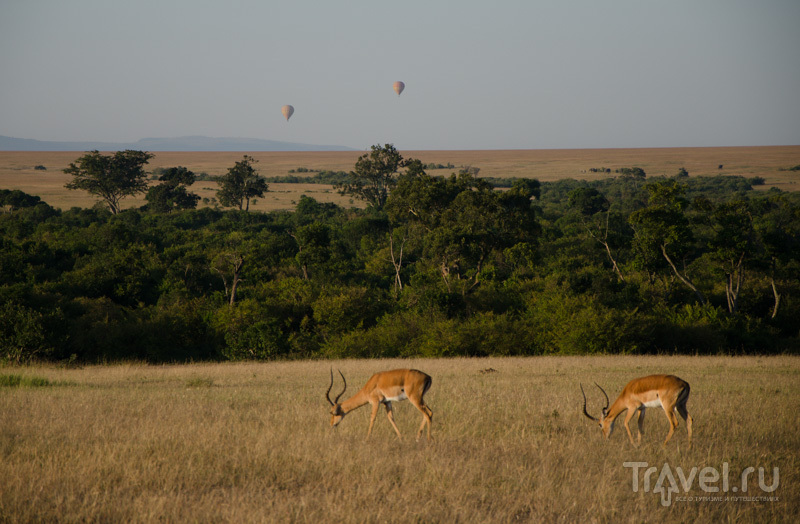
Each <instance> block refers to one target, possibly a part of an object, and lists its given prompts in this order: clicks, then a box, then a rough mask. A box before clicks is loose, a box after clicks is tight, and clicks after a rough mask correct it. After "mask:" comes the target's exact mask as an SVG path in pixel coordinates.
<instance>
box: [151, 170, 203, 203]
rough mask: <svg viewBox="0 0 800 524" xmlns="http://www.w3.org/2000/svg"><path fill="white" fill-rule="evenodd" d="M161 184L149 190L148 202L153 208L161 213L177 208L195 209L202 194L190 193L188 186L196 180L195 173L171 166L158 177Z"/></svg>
mask: <svg viewBox="0 0 800 524" xmlns="http://www.w3.org/2000/svg"><path fill="white" fill-rule="evenodd" d="M158 179H159V180H160V181H161V184H158V185H157V186H153V187H151V188H150V189H149V190H148V191H147V196H145V200H147V202H148V204H149V205H150V207H151V208H152V209H154V210H155V211H158V212H161V213H169V212H170V211H173V210H177V209H194V208H196V207H197V202H198V201H199V200H200V196H199V195H197V194H195V193H189V192H188V191H187V190H186V186H190V185H192V184H194V182H195V175H194V173H193V172H191V171H189V170H188V169H187V168H185V167H182V166H178V167H171V168H169V169H167V170H166V171H164V173H163V174H162V175H161V176H160V177H158Z"/></svg>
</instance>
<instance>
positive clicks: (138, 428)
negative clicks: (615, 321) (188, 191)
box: [0, 357, 800, 523]
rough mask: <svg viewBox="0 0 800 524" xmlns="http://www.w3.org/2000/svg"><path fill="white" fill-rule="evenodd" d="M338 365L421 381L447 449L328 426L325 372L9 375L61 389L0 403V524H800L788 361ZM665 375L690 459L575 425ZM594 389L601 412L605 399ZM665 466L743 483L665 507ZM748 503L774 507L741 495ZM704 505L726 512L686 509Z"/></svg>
mask: <svg viewBox="0 0 800 524" xmlns="http://www.w3.org/2000/svg"><path fill="white" fill-rule="evenodd" d="M333 365H334V366H335V367H337V368H341V369H342V371H343V372H344V373H345V375H346V377H347V378H348V382H349V384H350V389H348V393H355V392H356V390H357V389H358V387H360V386H361V385H363V384H364V383H365V382H366V380H367V378H368V377H369V376H370V375H371V374H372V373H373V372H375V371H378V370H382V369H389V368H394V367H407V366H411V367H417V368H419V369H422V370H424V371H426V372H427V373H429V374H430V375H431V376H432V377H433V386H432V388H431V390H430V392H429V393H428V395H427V396H426V401H427V403H428V404H429V405H430V406H431V408H432V409H433V413H434V417H433V435H434V438H435V441H434V442H433V443H428V442H426V441H425V440H424V439H423V440H421V441H420V442H415V441H414V439H413V435H414V434H415V431H416V429H417V427H418V425H419V422H420V415H419V413H418V412H417V411H416V410H415V409H414V408H413V406H411V405H410V404H409V403H408V402H401V403H395V418H396V420H397V423H398V426H399V427H400V430H401V431H402V432H403V435H404V439H403V440H402V441H399V440H398V439H397V438H396V436H395V435H394V432H393V431H392V429H391V427H390V425H389V423H388V422H387V421H386V419H385V416H383V414H381V415H379V417H380V418H379V420H378V421H377V422H376V426H375V431H374V432H373V438H372V439H371V440H370V441H369V442H364V436H365V435H366V431H367V425H368V417H369V409H368V408H367V407H364V408H361V409H360V410H357V411H356V412H354V413H352V414H350V415H348V416H347V417H346V418H345V420H344V421H343V422H342V424H341V425H340V427H339V428H338V429H337V430H335V431H334V430H332V429H330V427H328V421H329V417H328V414H327V413H328V405H327V402H326V401H325V398H324V393H325V389H326V387H327V385H328V373H329V369H330V366H331V363H330V362H324V361H317V362H277V363H227V364H197V365H181V366H145V365H138V364H129V365H113V366H99V367H87V368H83V369H64V368H57V367H46V366H42V367H40V366H32V367H26V368H4V369H0V375H8V374H18V375H24V376H26V377H41V378H46V379H48V380H49V381H51V385H49V386H45V387H13V388H12V387H5V388H2V389H0V421H1V423H0V479H2V481H0V482H1V483H0V521H1V522H38V521H42V522H155V521H158V522H237V523H240V522H314V523H319V522H344V523H348V522H448V523H449V522H465V523H466V522H481V523H484V522H540V521H542V522H560V521H563V522H659V523H660V522H793V521H795V522H796V518H797V514H798V513H800V484H799V483H798V482H799V481H800V477H799V476H798V471H800V455H798V453H797V450H798V448H800V433H799V432H798V422H797V408H798V405H800V402H798V400H800V359H798V358H795V357H747V358H733V357H702V358H700V357H552V358H551V357H539V358H515V359H501V358H492V359H452V360H445V359H443V360H419V361H387V360H381V361H340V362H335V363H333ZM487 368H493V369H495V370H496V372H492V373H481V371H482V370H486V369H487ZM657 372H670V373H675V374H677V375H678V376H680V377H683V378H684V379H686V380H687V381H688V382H689V383H690V384H691V385H692V393H691V397H690V398H689V402H688V408H689V412H690V413H691V414H692V415H693V417H694V420H695V423H694V432H695V434H694V437H695V438H694V444H695V445H694V447H693V448H692V449H691V450H690V449H687V445H686V429H685V426H683V425H682V422H681V426H680V427H679V429H678V431H677V432H676V434H675V435H674V437H673V440H672V441H671V442H670V444H669V446H668V447H667V448H666V449H664V448H662V447H661V442H662V441H663V439H664V437H665V435H666V432H667V422H666V417H664V414H663V412H660V411H657V410H650V411H649V412H648V417H647V423H646V424H645V435H644V438H643V442H644V443H643V445H642V446H641V447H639V448H634V447H632V446H631V445H630V444H629V443H628V441H627V437H626V436H625V433H624V428H622V427H621V426H618V428H617V430H616V431H615V433H614V434H613V435H612V436H611V439H610V440H609V441H604V440H602V438H601V436H600V430H599V429H598V428H595V427H592V426H590V424H589V422H588V421H587V420H586V419H585V418H584V417H583V416H582V414H581V407H582V405H581V395H580V390H579V388H578V384H579V382H583V383H584V384H585V385H586V384H591V383H592V382H593V381H597V382H599V383H600V384H602V385H603V386H605V388H606V390H607V391H608V392H609V394H610V395H614V394H616V393H618V392H619V391H620V390H621V388H622V386H623V385H624V384H625V383H626V382H627V381H628V380H629V379H631V378H634V377H636V376H642V375H646V374H650V373H657ZM337 387H338V386H335V387H334V389H335V390H336V388H337ZM335 392H336V391H334V393H335ZM587 394H589V402H590V405H589V409H590V411H594V412H595V413H596V412H597V411H598V410H599V407H600V402H601V396H600V393H599V392H598V391H597V389H596V388H594V386H591V388H587ZM612 400H613V397H612ZM620 424H621V421H620ZM634 431H635V429H634ZM626 461H641V462H646V463H647V464H648V467H656V468H657V469H658V473H656V474H655V475H654V476H653V477H652V479H651V480H650V482H651V484H650V486H649V489H648V490H647V491H645V487H644V481H643V478H642V477H640V478H639V484H638V491H637V492H634V491H633V477H632V468H631V467H625V466H623V463H624V462H626ZM665 464H668V465H669V467H670V471H671V472H673V474H676V473H675V472H676V470H677V468H678V467H681V468H682V469H683V471H685V472H686V474H689V472H690V470H691V469H692V468H693V467H696V468H698V469H702V468H704V467H710V468H714V470H716V471H718V472H720V473H722V471H723V468H724V467H725V466H724V464H727V467H728V468H729V472H730V481H729V484H728V487H729V488H731V489H729V491H727V492H723V491H722V486H723V481H722V479H720V478H718V479H716V480H711V481H710V484H708V485H709V486H713V487H717V488H718V489H720V491H719V492H717V493H710V492H705V491H703V490H702V489H700V487H699V476H700V475H701V474H700V473H697V476H695V477H694V478H693V481H692V484H691V488H690V490H689V491H688V493H687V492H684V490H683V489H682V488H681V489H680V490H679V492H678V493H673V494H672V498H671V499H670V501H671V504H670V505H669V506H663V505H662V504H661V497H660V495H659V494H658V493H654V492H653V489H654V486H655V482H656V479H657V477H658V475H659V474H660V473H661V472H662V471H663V470H664V465H665ZM747 467H754V468H756V472H755V473H753V474H751V475H750V477H749V484H748V491H747V493H746V494H745V493H742V492H741V490H740V491H738V492H736V493H734V492H733V490H732V488H733V487H737V488H738V487H739V486H741V480H740V477H741V472H743V471H744V470H745V469H746V468H747ZM760 467H761V468H764V471H765V473H766V474H765V479H764V481H765V485H769V486H772V485H774V476H773V468H778V469H779V485H778V487H777V489H776V490H775V491H773V492H764V491H762V490H761V489H760V487H759V484H758V473H757V471H758V468H760ZM639 474H640V475H642V476H643V475H644V470H641V471H640V472H639ZM679 482H680V481H679ZM743 495H746V496H751V497H761V496H769V497H777V500H772V501H764V500H742V499H737V500H731V498H730V497H734V496H736V497H741V496H743ZM710 496H717V497H721V498H722V499H723V500H708V499H701V500H700V501H698V500H686V497H710ZM725 498H728V500H724V499H725Z"/></svg>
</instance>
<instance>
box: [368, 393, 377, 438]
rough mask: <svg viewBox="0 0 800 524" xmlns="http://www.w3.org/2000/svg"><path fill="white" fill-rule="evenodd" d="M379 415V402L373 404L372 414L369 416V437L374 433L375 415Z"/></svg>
mask: <svg viewBox="0 0 800 524" xmlns="http://www.w3.org/2000/svg"><path fill="white" fill-rule="evenodd" d="M377 415H378V403H377V402H376V403H375V404H372V414H371V415H370V417H369V430H368V431H367V439H369V436H370V435H371V434H372V426H374V425H375V417H376V416H377Z"/></svg>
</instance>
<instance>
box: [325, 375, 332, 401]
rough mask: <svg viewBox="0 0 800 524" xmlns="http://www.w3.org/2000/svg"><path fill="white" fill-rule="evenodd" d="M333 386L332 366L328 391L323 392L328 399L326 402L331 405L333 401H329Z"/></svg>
mask: <svg viewBox="0 0 800 524" xmlns="http://www.w3.org/2000/svg"><path fill="white" fill-rule="evenodd" d="M332 387H333V368H331V385H330V386H328V391H326V392H325V398H326V399H328V404H330V405H331V406H333V402H332V401H331V388H332Z"/></svg>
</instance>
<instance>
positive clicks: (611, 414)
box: [605, 398, 628, 424]
mask: <svg viewBox="0 0 800 524" xmlns="http://www.w3.org/2000/svg"><path fill="white" fill-rule="evenodd" d="M626 409H628V407H627V406H626V405H624V403H623V402H622V399H621V398H618V399H617V400H615V401H614V403H613V404H611V407H610V408H608V412H607V413H606V417H605V420H606V421H608V422H609V423H611V424H613V423H614V421H615V420H616V419H617V417H618V416H619V414H620V413H622V412H623V411H625V410H626Z"/></svg>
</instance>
